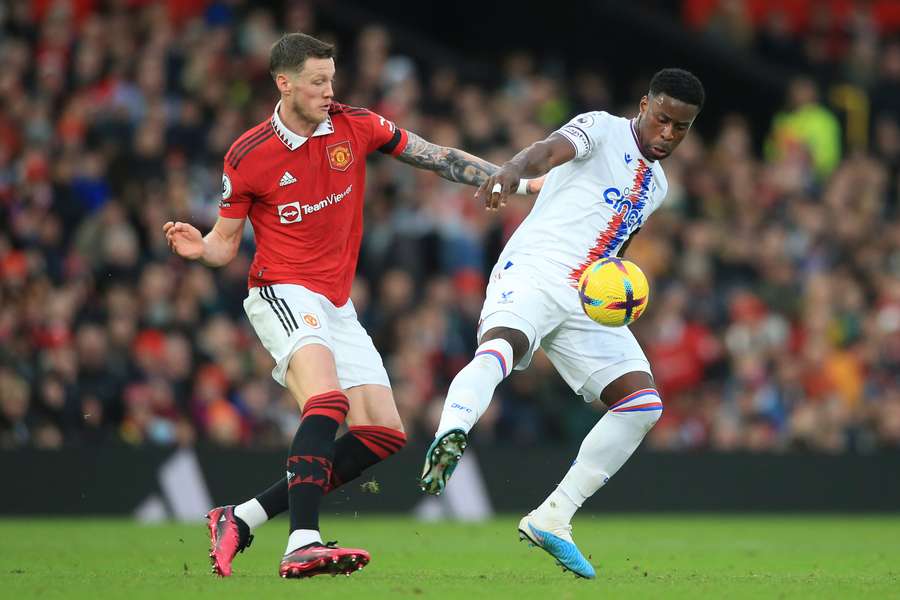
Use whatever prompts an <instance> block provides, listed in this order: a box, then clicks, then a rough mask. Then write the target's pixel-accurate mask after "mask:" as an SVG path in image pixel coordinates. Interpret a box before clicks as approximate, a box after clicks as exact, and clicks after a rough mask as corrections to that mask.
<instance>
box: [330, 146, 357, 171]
mask: <svg viewBox="0 0 900 600" xmlns="http://www.w3.org/2000/svg"><path fill="white" fill-rule="evenodd" d="M325 152H326V154H328V163H329V164H330V165H331V168H332V169H334V170H335V171H346V170H347V169H348V168H349V167H350V165H352V164H353V150H351V149H350V141H349V140H348V141H346V142H338V143H337V144H332V145H330V146H326V148H325Z"/></svg>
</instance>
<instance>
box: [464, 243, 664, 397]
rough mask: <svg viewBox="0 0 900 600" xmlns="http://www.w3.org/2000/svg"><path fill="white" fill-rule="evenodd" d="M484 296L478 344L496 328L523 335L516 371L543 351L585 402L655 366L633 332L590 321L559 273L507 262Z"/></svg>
mask: <svg viewBox="0 0 900 600" xmlns="http://www.w3.org/2000/svg"><path fill="white" fill-rule="evenodd" d="M485 296H486V297H485V301H484V307H483V308H482V309H481V320H480V321H479V324H478V339H479V340H480V339H481V336H482V335H483V334H484V333H486V332H487V331H489V330H491V329H493V328H495V327H508V328H510V329H516V330H519V331H521V332H522V333H524V334H525V335H526V336H527V337H528V343H529V347H528V352H527V353H526V354H525V356H524V357H523V358H522V360H521V361H519V363H518V364H516V367H515V368H516V369H517V370H522V369H525V368H526V367H528V365H529V364H530V363H531V357H532V355H533V354H534V352H535V350H537V348H538V346H540V347H541V348H543V350H544V352H546V353H547V357H548V358H549V359H550V362H552V363H553V366H554V367H556V370H557V371H558V372H559V374H560V376H562V378H563V379H564V380H565V382H566V383H567V384H569V387H571V388H572V390H573V391H574V392H575V393H577V394H580V395H581V396H583V397H584V399H585V401H586V402H593V401H594V400H597V399H598V398H599V397H600V393H601V392H602V391H603V388H605V387H606V386H607V385H609V384H610V383H612V382H613V381H614V380H616V379H618V378H619V377H621V376H622V375H625V374H626V373H630V372H632V371H642V372H645V373H648V374H651V371H650V362H649V361H648V360H647V357H646V356H645V355H644V351H643V350H642V349H641V346H640V344H638V342H637V340H636V339H635V337H634V334H632V333H631V331H630V330H629V329H628V327H604V326H603V325H600V324H598V323H595V322H594V321H592V320H591V319H590V318H588V316H587V315H586V314H584V311H583V310H582V309H581V303H580V302H579V300H578V292H577V291H576V290H575V289H574V288H572V287H570V286H569V285H568V281H567V280H566V278H565V274H563V273H561V272H560V271H558V270H556V271H554V270H550V269H547V268H544V269H543V270H542V269H541V268H540V266H539V265H538V264H536V262H535V261H528V260H527V259H519V260H517V259H516V258H512V259H511V260H502V261H501V262H498V263H497V265H496V266H495V267H494V270H493V272H492V273H491V278H490V281H489V282H488V287H487V293H486V295H485ZM651 376H652V374H651Z"/></svg>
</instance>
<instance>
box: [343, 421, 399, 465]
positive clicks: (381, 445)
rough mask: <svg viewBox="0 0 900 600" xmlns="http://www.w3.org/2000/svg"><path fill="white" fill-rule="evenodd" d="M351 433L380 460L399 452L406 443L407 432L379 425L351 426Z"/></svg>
mask: <svg viewBox="0 0 900 600" xmlns="http://www.w3.org/2000/svg"><path fill="white" fill-rule="evenodd" d="M350 433H352V434H353V435H354V436H356V439H358V440H359V441H360V442H362V443H363V444H364V445H365V446H366V448H368V449H369V450H371V451H372V453H373V454H375V455H376V456H377V457H378V458H379V460H384V459H386V458H387V457H388V456H390V455H391V454H394V453H396V452H398V451H399V450H400V449H401V448H403V446H404V445H405V444H406V434H405V433H403V432H402V431H397V430H396V429H390V428H389V427H381V426H379V425H359V426H357V427H351V428H350Z"/></svg>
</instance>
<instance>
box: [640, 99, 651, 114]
mask: <svg viewBox="0 0 900 600" xmlns="http://www.w3.org/2000/svg"><path fill="white" fill-rule="evenodd" d="M649 104H650V99H649V98H648V97H647V96H644V97H642V98H641V103H640V107H641V114H644V113H645V112H647V106H648V105H649Z"/></svg>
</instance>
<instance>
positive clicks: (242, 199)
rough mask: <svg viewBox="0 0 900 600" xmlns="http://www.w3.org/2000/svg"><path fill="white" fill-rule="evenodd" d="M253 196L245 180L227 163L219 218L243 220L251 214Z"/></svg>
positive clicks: (224, 170)
mask: <svg viewBox="0 0 900 600" xmlns="http://www.w3.org/2000/svg"><path fill="white" fill-rule="evenodd" d="M252 202H253V194H252V193H251V192H250V189H249V187H248V186H247V184H246V182H245V181H244V178H243V177H242V176H241V175H240V174H239V173H238V172H237V170H236V169H234V168H232V166H231V165H230V164H228V162H227V161H226V162H225V168H224V169H223V173H222V199H221V200H220V201H219V216H221V217H225V218H227V219H243V218H244V217H246V216H247V213H248V212H250V204H251V203H252Z"/></svg>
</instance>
